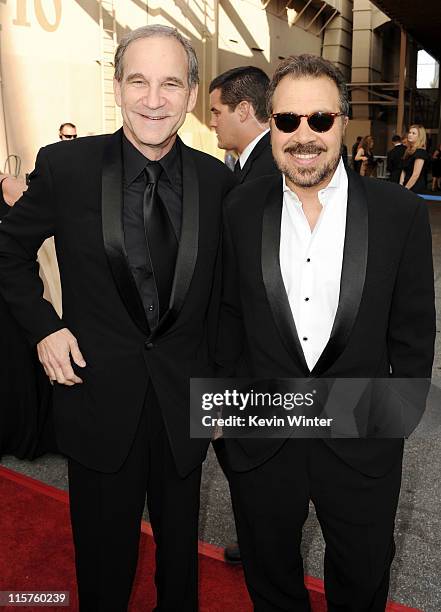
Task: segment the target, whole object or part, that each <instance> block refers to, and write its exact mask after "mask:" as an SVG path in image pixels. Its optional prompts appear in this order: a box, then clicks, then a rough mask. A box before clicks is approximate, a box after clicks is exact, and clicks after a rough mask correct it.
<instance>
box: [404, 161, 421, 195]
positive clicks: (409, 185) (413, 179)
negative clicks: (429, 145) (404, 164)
mask: <svg viewBox="0 0 441 612" xmlns="http://www.w3.org/2000/svg"><path fill="white" fill-rule="evenodd" d="M423 166H424V159H416V160H415V163H414V165H413V172H412V174H411V176H410V178H409V180H408V181H407V183H406V184H405V185H404V186H405V188H406V189H412V187H413V186H414V185H415V183H416V182H417V180H418V179H419V176H420V174H421V172H422V170H423ZM403 180H404V179H403Z"/></svg>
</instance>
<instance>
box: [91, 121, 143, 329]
mask: <svg viewBox="0 0 441 612" xmlns="http://www.w3.org/2000/svg"><path fill="white" fill-rule="evenodd" d="M121 135H122V130H119V131H118V132H115V134H112V136H111V137H110V140H109V143H108V145H107V146H106V148H105V150H104V156H103V170H102V196H101V198H102V202H101V210H102V225H103V238H104V248H105V250H106V254H107V259H108V261H109V265H110V269H111V271H112V275H113V279H114V281H115V284H116V286H117V288H118V292H119V294H120V296H121V299H122V300H123V302H124V304H125V306H126V308H127V310H128V312H129V314H130V316H131V317H132V319H133V320H134V322H135V323H136V324H137V325H138V327H140V329H141V330H142V331H143V332H145V333H146V334H150V329H149V325H148V322H147V319H146V316H145V312H144V307H143V305H142V301H141V297H140V295H139V292H138V289H137V287H136V284H135V281H134V279H133V276H132V274H131V272H130V268H129V266H128V261H127V253H126V250H125V245H124V230H123V221H122V207H123V166H122V139H121Z"/></svg>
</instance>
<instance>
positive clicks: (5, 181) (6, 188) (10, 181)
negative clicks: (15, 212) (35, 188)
mask: <svg viewBox="0 0 441 612" xmlns="http://www.w3.org/2000/svg"><path fill="white" fill-rule="evenodd" d="M0 182H1V186H2V191H3V197H4V200H5V202H6V204H7V205H8V206H14V204H15V203H16V201H17V200H18V199H19V198H20V197H21V196H22V195H23V192H24V191H26V189H27V186H26V182H25V181H24V180H23V179H22V178H19V177H14V176H9V175H7V174H0Z"/></svg>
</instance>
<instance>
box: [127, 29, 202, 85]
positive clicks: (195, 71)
mask: <svg viewBox="0 0 441 612" xmlns="http://www.w3.org/2000/svg"><path fill="white" fill-rule="evenodd" d="M153 36H156V37H165V38H174V39H175V40H177V41H178V42H179V43H180V44H181V45H182V46H183V47H184V51H185V53H186V54H187V60H188V86H189V88H190V89H193V87H195V86H196V85H197V84H198V83H199V67H198V58H197V57H196V53H195V50H194V49H193V47H192V45H191V43H190V41H188V40H187V39H186V38H184V36H182V34H180V33H179V32H178V30H177V29H176V28H171V27H169V26H165V25H159V24H153V25H147V26H142V27H141V28H137V29H136V30H132V31H131V32H129V33H128V34H126V36H124V38H122V39H121V42H120V43H119V45H118V48H117V50H116V53H115V79H116V80H117V81H118V82H121V81H122V78H123V58H124V53H125V52H126V50H127V47H128V46H129V45H130V43H132V42H133V41H135V40H139V39H140V38H151V37H153Z"/></svg>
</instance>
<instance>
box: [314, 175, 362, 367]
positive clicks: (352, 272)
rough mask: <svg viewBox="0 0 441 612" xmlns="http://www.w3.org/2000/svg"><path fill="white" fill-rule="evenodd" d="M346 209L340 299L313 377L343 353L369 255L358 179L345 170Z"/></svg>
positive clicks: (354, 317)
mask: <svg viewBox="0 0 441 612" xmlns="http://www.w3.org/2000/svg"><path fill="white" fill-rule="evenodd" d="M347 172H348V179H349V185H348V207H347V212H346V233H345V243H344V250H343V266H342V273H341V281H340V298H339V302H338V308H337V312H336V315H335V320H334V325H333V326H332V331H331V336H330V338H329V341H328V344H327V345H326V347H325V349H324V351H323V353H322V354H321V356H320V359H319V360H318V362H317V363H316V365H315V367H314V369H313V370H312V373H311V374H312V375H313V376H315V375H321V374H322V373H323V372H325V371H326V370H328V369H329V367H330V366H331V365H332V364H333V363H334V362H335V361H336V360H337V358H338V357H339V355H340V354H341V353H342V352H343V350H344V348H345V346H346V344H347V342H348V339H349V335H350V333H351V331H352V327H353V325H354V323H355V319H356V317H357V314H358V310H359V308H360V302H361V297H362V294H363V288H364V282H365V278H366V266H367V254H368V209H367V199H366V192H365V190H364V187H363V182H362V180H361V178H360V177H359V176H358V175H357V174H356V173H355V172H353V171H352V170H348V171H347Z"/></svg>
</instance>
